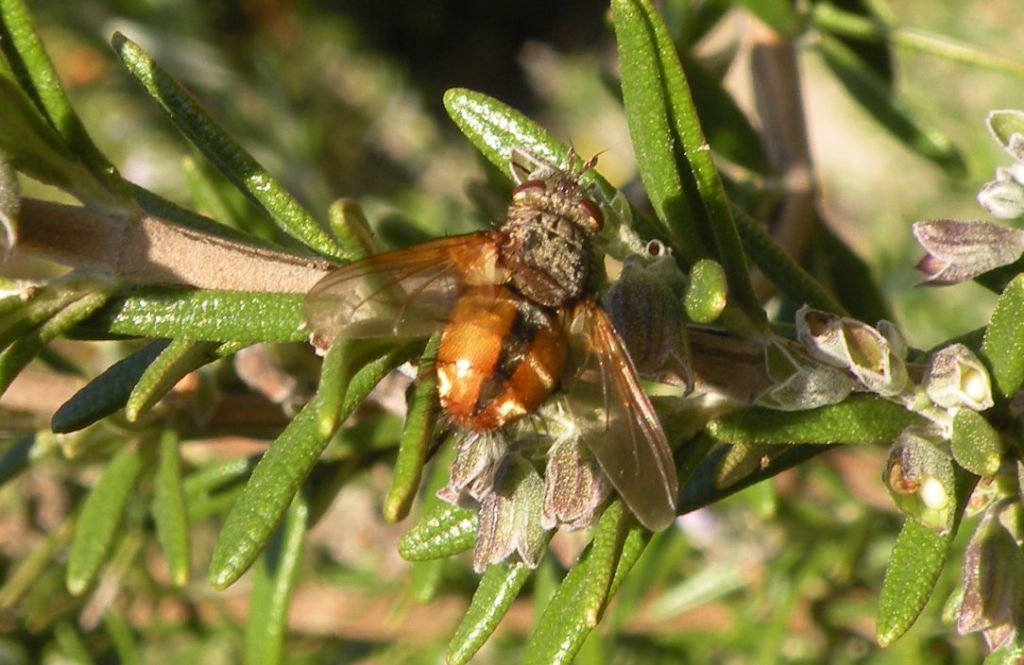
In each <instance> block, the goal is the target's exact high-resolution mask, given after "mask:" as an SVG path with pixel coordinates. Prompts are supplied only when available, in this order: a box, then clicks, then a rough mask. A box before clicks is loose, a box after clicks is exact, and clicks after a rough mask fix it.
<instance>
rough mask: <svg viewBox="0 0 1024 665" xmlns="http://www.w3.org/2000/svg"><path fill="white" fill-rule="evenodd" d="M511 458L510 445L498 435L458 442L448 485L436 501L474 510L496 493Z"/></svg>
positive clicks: (481, 436) (474, 437)
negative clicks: (503, 466) (505, 463)
mask: <svg viewBox="0 0 1024 665" xmlns="http://www.w3.org/2000/svg"><path fill="white" fill-rule="evenodd" d="M507 454H508V444H507V443H506V442H505V439H504V438H502V437H501V436H499V435H497V434H490V433H483V434H474V435H468V436H466V437H465V438H463V439H462V440H461V441H460V442H459V448H458V451H457V452H456V454H455V461H453V462H452V468H451V475H450V476H449V478H448V484H447V485H445V486H444V487H442V488H441V489H440V490H438V492H437V497H438V498H439V499H442V500H444V501H447V502H448V503H450V504H452V505H455V506H461V507H463V508H472V507H475V505H476V502H477V501H480V500H481V499H482V498H483V497H484V496H487V495H488V494H490V493H491V492H492V491H493V490H494V479H495V475H496V474H497V472H498V469H499V468H500V466H501V464H502V461H503V460H504V459H505V456H506V455H507Z"/></svg>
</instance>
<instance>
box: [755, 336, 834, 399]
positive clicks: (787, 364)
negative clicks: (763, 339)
mask: <svg viewBox="0 0 1024 665" xmlns="http://www.w3.org/2000/svg"><path fill="white" fill-rule="evenodd" d="M764 353H765V367H766V369H767V372H768V376H769V378H771V380H772V386H771V387H769V388H768V389H767V390H765V391H764V392H763V393H761V394H760V395H759V396H758V397H757V403H758V404H759V405H761V406H765V407H768V408H770V409H776V410H779V411H802V410H806V409H814V408H817V407H819V406H826V405H828V404H838V403H839V402H842V401H843V400H844V399H846V397H847V396H848V395H849V394H850V392H851V391H852V390H853V380H852V379H851V378H850V377H849V376H847V375H846V374H845V373H844V372H842V371H841V370H839V369H836V368H835V367H832V366H830V365H826V364H824V363H821V362H818V361H815V360H814V359H812V358H810V357H808V356H807V355H806V354H804V353H803V352H802V351H801V350H800V349H798V348H790V347H789V346H787V345H786V344H785V343H784V342H781V341H779V340H771V341H770V342H769V343H768V344H767V345H765V350H764Z"/></svg>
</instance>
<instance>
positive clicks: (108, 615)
mask: <svg viewBox="0 0 1024 665" xmlns="http://www.w3.org/2000/svg"><path fill="white" fill-rule="evenodd" d="M103 627H104V628H106V629H107V634H108V635H110V640H111V641H112V642H113V643H114V652H115V653H117V662H118V665H140V664H141V663H142V653H141V652H140V651H139V645H138V643H137V642H136V641H135V636H134V635H132V628H131V626H129V625H128V622H127V621H126V620H125V618H124V616H123V615H122V614H121V612H119V611H118V610H117V608H116V607H113V606H111V607H108V608H107V611H106V612H104V613H103Z"/></svg>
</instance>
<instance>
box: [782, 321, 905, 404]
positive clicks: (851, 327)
mask: <svg viewBox="0 0 1024 665" xmlns="http://www.w3.org/2000/svg"><path fill="white" fill-rule="evenodd" d="M796 331H797V338H798V339H799V340H800V342H801V343H803V345H804V348H806V349H807V352H808V353H809V354H810V355H811V357H813V358H817V359H818V360H820V361H821V362H823V363H827V364H829V365H831V366H833V367H837V368H839V369H844V370H848V371H849V372H850V373H852V374H853V376H854V377H855V378H856V379H857V380H858V381H859V382H860V383H861V384H862V385H863V386H864V388H865V389H867V390H869V391H871V392H873V393H876V394H878V395H881V396H882V397H892V396H894V395H898V394H899V393H901V392H903V390H904V389H905V388H906V386H907V383H908V376H907V367H906V364H905V363H904V361H903V359H902V358H900V357H899V356H898V355H897V354H896V353H894V352H893V350H892V348H891V347H890V346H889V341H888V340H887V339H886V338H885V337H884V336H883V335H882V334H881V333H880V332H878V330H876V329H874V328H872V327H871V326H869V325H867V324H866V323H862V322H860V321H857V320H855V319H848V318H844V317H840V316H837V315H835V314H829V313H827V312H822V311H820V310H816V309H811V308H810V307H807V306H806V305H805V306H804V307H801V308H800V309H799V310H798V311H797V314H796Z"/></svg>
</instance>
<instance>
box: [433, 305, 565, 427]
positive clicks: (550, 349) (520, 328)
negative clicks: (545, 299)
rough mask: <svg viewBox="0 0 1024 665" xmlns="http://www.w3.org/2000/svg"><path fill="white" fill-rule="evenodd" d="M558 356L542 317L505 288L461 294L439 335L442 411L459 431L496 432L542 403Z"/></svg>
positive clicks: (561, 342)
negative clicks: (460, 429)
mask: <svg viewBox="0 0 1024 665" xmlns="http://www.w3.org/2000/svg"><path fill="white" fill-rule="evenodd" d="M565 356H566V341H565V336H564V333H563V331H562V329H561V327H560V326H559V324H558V321H557V319H556V318H555V316H554V315H553V314H551V313H550V312H549V311H547V310H545V309H544V308H541V307H539V306H537V305H535V304H533V303H530V302H529V301H526V300H524V299H523V298H521V297H519V296H517V295H516V294H515V293H514V292H513V291H511V290H510V289H509V288H507V287H504V286H484V287H475V288H471V289H468V290H467V291H466V292H465V293H464V294H463V295H462V296H460V297H459V299H458V301H456V303H455V306H454V307H453V308H452V312H451V316H450V319H449V323H448V324H447V325H446V326H445V329H444V332H443V333H442V335H441V346H440V348H439V349H438V353H437V379H438V394H439V396H440V400H441V406H442V408H443V409H444V411H445V413H446V414H447V415H448V417H449V418H451V420H452V422H453V423H454V424H455V425H456V426H458V427H461V428H463V429H467V430H471V431H477V432H480V431H487V430H493V429H497V428H500V427H502V426H504V425H506V424H507V423H510V422H512V421H514V420H516V419H518V418H521V417H523V416H525V415H527V414H529V413H532V412H534V411H535V410H536V409H537V408H538V407H539V406H540V405H541V404H543V403H544V400H546V399H547V398H548V396H549V395H550V394H551V391H552V390H554V388H555V386H556V385H557V384H558V380H559V378H560V377H561V375H562V370H563V369H564V367H565Z"/></svg>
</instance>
